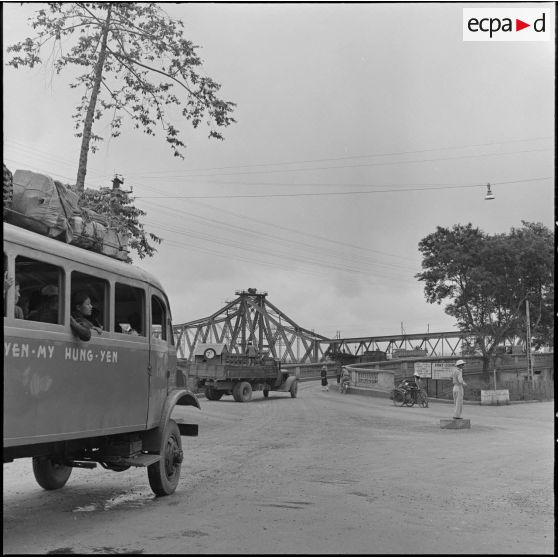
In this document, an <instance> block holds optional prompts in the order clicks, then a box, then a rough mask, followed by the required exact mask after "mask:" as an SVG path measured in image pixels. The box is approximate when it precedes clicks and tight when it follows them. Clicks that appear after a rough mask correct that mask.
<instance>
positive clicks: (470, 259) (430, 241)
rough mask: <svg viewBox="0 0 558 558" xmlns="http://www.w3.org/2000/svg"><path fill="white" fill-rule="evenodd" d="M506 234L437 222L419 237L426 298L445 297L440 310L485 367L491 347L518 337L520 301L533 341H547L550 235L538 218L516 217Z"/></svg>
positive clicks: (549, 338)
mask: <svg viewBox="0 0 558 558" xmlns="http://www.w3.org/2000/svg"><path fill="white" fill-rule="evenodd" d="M522 225H523V226H522V228H518V229H511V231H510V233H509V234H498V235H493V236H490V235H487V234H485V233H483V232H482V231H480V230H479V229H478V228H474V227H473V225H472V224H471V223H469V224H468V225H465V226H463V225H454V227H453V228H452V229H448V228H444V227H437V230H436V232H434V233H432V234H430V235H428V236H426V237H425V238H423V239H422V240H421V241H420V242H419V251H420V252H421V254H422V256H423V260H422V268H423V270H424V271H423V272H422V273H418V274H417V275H416V276H415V277H417V278H418V279H419V281H424V283H425V287H424V293H425V297H426V300H427V301H428V302H429V303H431V304H432V303H438V304H441V303H442V302H444V301H447V302H448V304H447V306H446V307H445V312H446V313H447V314H448V315H450V316H453V317H454V318H456V320H457V324H456V325H457V326H458V327H459V329H460V330H461V331H462V332H464V333H467V334H468V335H470V336H471V337H472V338H473V339H474V344H475V347H476V348H477V349H478V350H480V352H481V354H482V356H483V369H484V371H485V372H486V371H487V370H488V364H489V360H490V357H491V356H493V354H494V353H495V351H496V347H497V346H498V345H499V344H501V343H502V342H504V341H505V340H506V339H508V338H510V337H515V336H517V337H524V336H525V331H526V327H525V326H526V317H525V310H526V301H529V304H530V309H531V322H532V324H534V325H532V331H533V333H534V337H535V338H536V339H537V342H538V343H541V344H542V343H552V342H553V328H552V324H553V306H554V286H553V285H554V252H553V246H554V242H553V237H552V233H551V232H550V230H549V229H548V228H546V227H545V226H544V225H542V224H540V223H527V222H525V221H523V222H522Z"/></svg>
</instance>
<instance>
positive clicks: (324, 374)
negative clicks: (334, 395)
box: [320, 366, 329, 391]
mask: <svg viewBox="0 0 558 558" xmlns="http://www.w3.org/2000/svg"><path fill="white" fill-rule="evenodd" d="M320 376H321V378H322V391H329V387H328V385H327V366H322V371H321V372H320Z"/></svg>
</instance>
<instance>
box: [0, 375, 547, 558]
mask: <svg viewBox="0 0 558 558" xmlns="http://www.w3.org/2000/svg"><path fill="white" fill-rule="evenodd" d="M201 404H202V410H201V412H200V411H198V410H197V409H192V408H188V409H187V412H188V416H189V417H190V418H191V417H192V416H194V417H195V419H196V421H197V422H198V423H199V425H200V436H199V437H198V438H182V441H183V444H184V450H185V461H184V463H183V467H182V478H181V482H180V484H179V487H178V489H177V491H176V493H175V494H173V495H171V496H168V497H165V498H155V497H154V496H153V494H152V493H151V490H150V488H149V484H148V481H147V472H146V470H145V469H136V468H133V469H129V470H128V471H125V472H121V473H115V472H111V471H105V470H103V469H101V468H97V469H95V470H92V471H90V470H82V469H76V470H74V471H73V473H72V476H71V477H70V480H69V481H68V484H67V485H66V486H65V487H64V488H63V489H61V490H58V491H52V492H47V491H44V490H42V489H41V488H40V487H39V486H38V485H37V484H36V483H35V481H34V478H33V474H32V471H31V462H30V460H28V459H24V460H19V461H16V462H14V463H10V464H6V465H4V489H3V490H4V508H3V510H4V530H3V531H4V532H3V535H4V541H3V550H4V553H5V554H15V553H17V554H33V555H36V554H40V555H45V554H91V553H94V554H116V553H118V554H142V553H143V554H177V555H188V554H214V555H215V554H217V555H228V554H256V555H262V554H317V555H327V554H340V553H341V554H381V555H386V554H428V555H430V554H444V555H445V554H484V555H486V554H537V555H540V554H552V553H553V552H554V496H553V481H552V479H553V453H554V452H553V413H554V406H553V403H533V404H523V405H511V406H506V407H484V406H483V407H480V406H470V405H467V406H465V407H464V410H465V413H464V416H465V418H470V419H471V425H472V427H471V429H470V430H442V429H440V426H439V420H440V418H449V417H450V416H451V411H452V407H451V406H450V405H447V404H443V403H433V404H431V406H430V407H429V408H427V409H420V408H416V407H413V408H407V407H403V408H399V407H394V406H393V404H392V402H391V401H390V400H389V399H379V398H374V397H364V396H359V395H354V394H353V395H351V394H348V395H342V394H339V393H337V392H336V391H334V390H330V391H329V392H323V391H321V387H320V386H319V385H318V384H317V383H314V382H312V383H302V384H300V385H299V396H298V397H297V398H296V399H291V398H290V397H289V396H288V394H274V393H273V392H272V393H271V394H270V397H269V399H268V400H265V399H264V398H263V397H262V394H261V392H257V393H254V397H253V400H252V401H251V402H248V403H236V402H234V401H233V400H232V398H231V397H225V398H223V399H222V400H221V401H206V400H205V399H203V400H202V401H201ZM175 416H176V417H178V418H180V417H184V418H185V417H186V411H184V410H179V411H177V412H176V413H175Z"/></svg>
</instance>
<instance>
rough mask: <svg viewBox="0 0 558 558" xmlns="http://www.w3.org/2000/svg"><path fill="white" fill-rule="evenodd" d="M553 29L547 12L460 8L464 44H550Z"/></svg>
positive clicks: (550, 14) (552, 20) (551, 19)
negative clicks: (490, 42) (507, 42)
mask: <svg viewBox="0 0 558 558" xmlns="http://www.w3.org/2000/svg"><path fill="white" fill-rule="evenodd" d="M553 27H554V18H553V17H552V11H551V10H550V9H543V8H514V7H507V8H463V40H464V41H549V40H550V38H551V35H552V31H553Z"/></svg>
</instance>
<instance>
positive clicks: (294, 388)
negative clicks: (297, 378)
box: [289, 382, 298, 399]
mask: <svg viewBox="0 0 558 558" xmlns="http://www.w3.org/2000/svg"><path fill="white" fill-rule="evenodd" d="M289 391H290V392H291V397H292V398H293V399H294V398H295V397H296V394H297V392H298V382H293V383H292V384H291V389H290V390H289Z"/></svg>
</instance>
